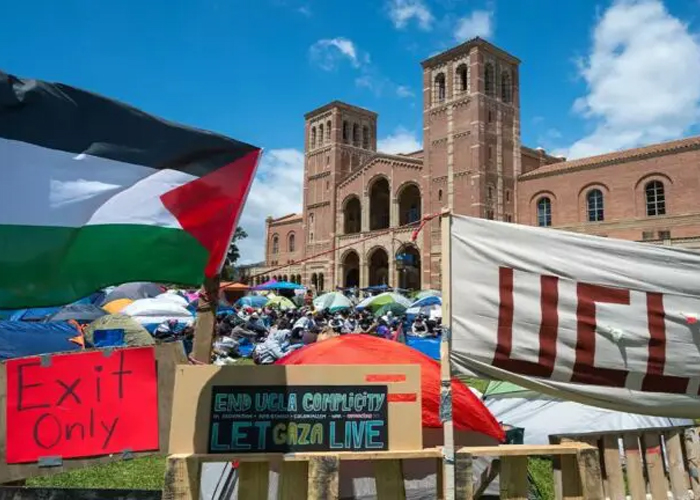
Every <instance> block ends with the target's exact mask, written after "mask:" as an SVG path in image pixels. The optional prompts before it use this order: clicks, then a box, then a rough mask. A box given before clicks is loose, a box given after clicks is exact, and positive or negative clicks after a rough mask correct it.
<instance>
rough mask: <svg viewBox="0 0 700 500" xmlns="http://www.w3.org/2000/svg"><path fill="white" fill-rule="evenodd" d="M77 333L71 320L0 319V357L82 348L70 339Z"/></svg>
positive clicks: (0, 358)
mask: <svg viewBox="0 0 700 500" xmlns="http://www.w3.org/2000/svg"><path fill="white" fill-rule="evenodd" d="M79 336H80V333H79V332H78V330H77V328H76V327H75V326H73V325H72V324H70V323H66V322H56V323H26V322H23V321H0V360H3V359H12V358H21V357H24V356H33V355H36V354H49V353H54V352H68V351H77V350H79V349H82V346H81V345H80V344H79V343H77V342H74V341H72V340H71V339H74V338H75V339H76V340H77V337H79Z"/></svg>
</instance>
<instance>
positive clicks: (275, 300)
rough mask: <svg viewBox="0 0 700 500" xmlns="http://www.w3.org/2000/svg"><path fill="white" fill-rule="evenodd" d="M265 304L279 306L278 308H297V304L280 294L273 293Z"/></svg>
mask: <svg viewBox="0 0 700 500" xmlns="http://www.w3.org/2000/svg"><path fill="white" fill-rule="evenodd" d="M265 305H266V306H268V307H279V308H280V309H296V308H297V306H295V305H294V302H292V301H291V300H289V299H288V298H287V297H282V296H281V295H275V296H274V297H272V298H271V299H270V301H269V302H268V303H267V304H265Z"/></svg>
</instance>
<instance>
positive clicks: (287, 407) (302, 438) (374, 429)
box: [208, 385, 389, 453]
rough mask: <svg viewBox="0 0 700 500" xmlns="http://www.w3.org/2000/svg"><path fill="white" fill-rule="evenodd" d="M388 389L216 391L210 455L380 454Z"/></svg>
mask: <svg viewBox="0 0 700 500" xmlns="http://www.w3.org/2000/svg"><path fill="white" fill-rule="evenodd" d="M388 446H389V420H388V397H387V386H386V385H383V386H382V385H376V386H365V387H357V386H342V385H334V386H311V385H308V386H214V387H213V388H212V401H211V418H210V428H209V450H208V451H209V453H265V452H272V453H274V452H283V453H288V452H301V451H331V450H333V451H378V450H387V449H388Z"/></svg>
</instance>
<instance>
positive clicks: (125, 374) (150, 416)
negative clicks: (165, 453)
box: [6, 347, 159, 464]
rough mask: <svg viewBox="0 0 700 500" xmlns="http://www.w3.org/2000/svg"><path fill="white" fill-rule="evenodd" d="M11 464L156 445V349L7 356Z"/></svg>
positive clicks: (155, 447) (140, 449) (143, 448)
mask: <svg viewBox="0 0 700 500" xmlns="http://www.w3.org/2000/svg"><path fill="white" fill-rule="evenodd" d="M6 371H7V391H6V393H7V420H6V421H7V433H6V434H7V454H6V461H7V463H8V464H16V463H28V462H36V461H40V460H41V459H46V458H52V459H55V458H62V459H65V458H80V457H93V456H100V455H108V454H112V453H122V452H126V451H128V452H136V451H150V450H157V449H158V446H159V443H158V380H157V375H156V361H155V351H154V348H153V347H143V348H133V349H120V350H115V351H91V352H81V353H73V354H57V355H51V356H41V357H39V356H35V357H29V358H20V359H13V360H9V361H7V362H6Z"/></svg>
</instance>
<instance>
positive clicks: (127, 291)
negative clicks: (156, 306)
mask: <svg viewBox="0 0 700 500" xmlns="http://www.w3.org/2000/svg"><path fill="white" fill-rule="evenodd" d="M161 293H163V288H162V287H161V286H160V285H157V284H155V283H147V282H136V283H125V284H124V285H119V286H118V287H116V288H115V289H114V290H112V291H111V292H109V293H108V294H107V296H106V297H105V298H104V300H103V301H102V303H103V304H107V303H108V302H112V301H113V300H117V299H131V300H137V299H150V298H153V297H156V296H158V295H160V294H161Z"/></svg>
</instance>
